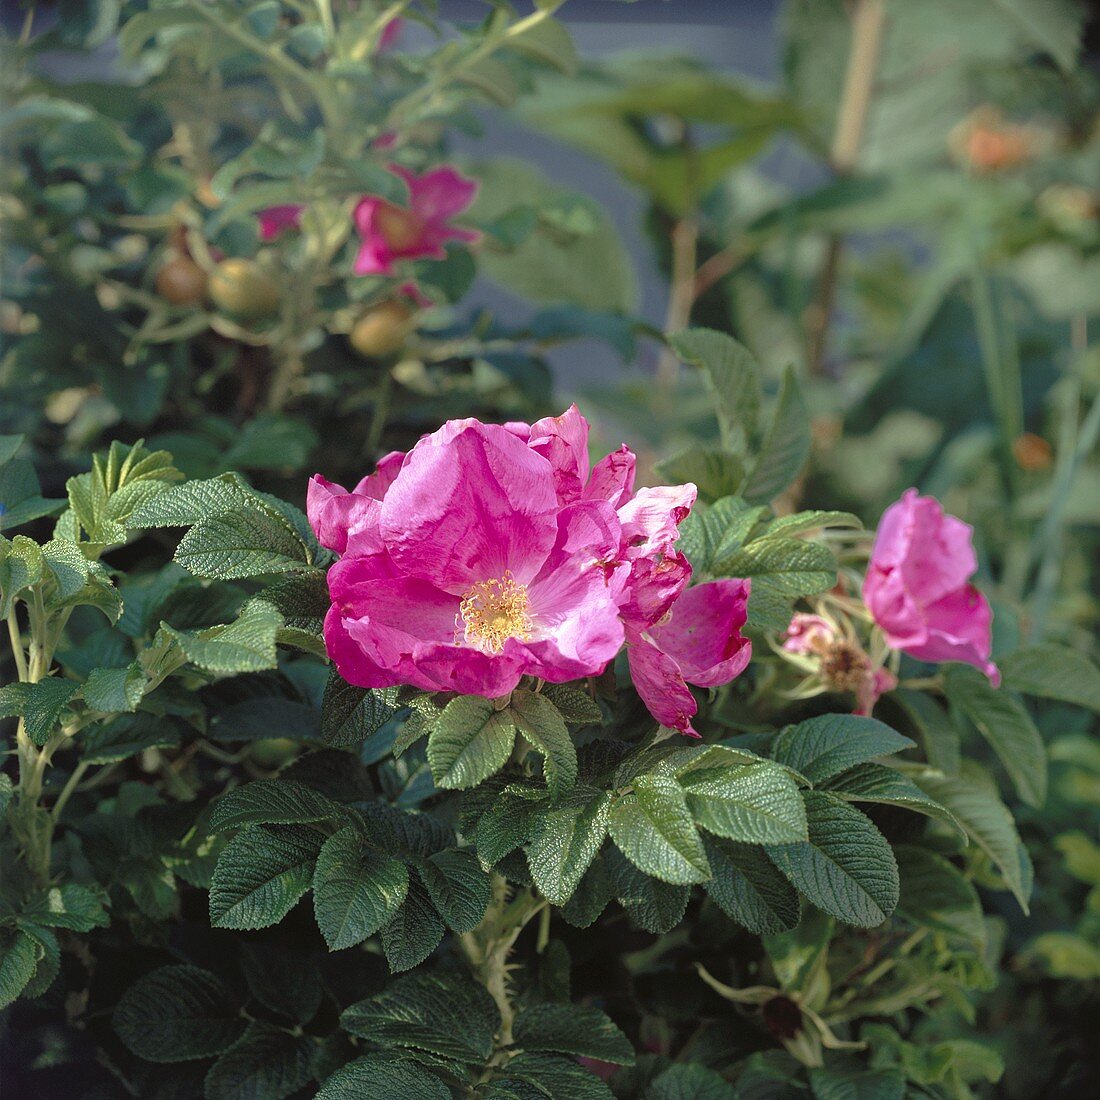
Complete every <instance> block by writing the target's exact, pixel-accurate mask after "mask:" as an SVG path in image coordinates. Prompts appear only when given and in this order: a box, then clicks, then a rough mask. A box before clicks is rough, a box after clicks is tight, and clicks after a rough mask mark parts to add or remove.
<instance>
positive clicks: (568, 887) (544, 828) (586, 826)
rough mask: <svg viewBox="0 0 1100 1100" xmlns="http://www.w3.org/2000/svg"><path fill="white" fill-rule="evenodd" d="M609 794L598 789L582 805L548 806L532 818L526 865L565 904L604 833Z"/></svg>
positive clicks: (543, 887)
mask: <svg viewBox="0 0 1100 1100" xmlns="http://www.w3.org/2000/svg"><path fill="white" fill-rule="evenodd" d="M610 808H611V796H610V794H608V793H607V792H603V791H601V792H599V793H598V794H594V795H593V797H592V798H591V799H590V800H589V801H587V802H585V803H583V804H582V805H581V806H567V807H563V808H561V809H558V810H550V811H548V812H545V813H542V814H539V815H538V816H537V817H536V818H535V833H534V836H533V837H532V840H531V843H530V844H528V845H527V865H528V867H530V869H531V878H532V879H534V881H535V885H536V886H537V887H538V888H539V890H540V891H541V892H542V893H543V894H544V895H545V896H546V897H547V898H548V899H549V900H550V901H551V902H553V903H554V904H555V905H564V904H565V903H566V902H567V901H568V900H569V898H570V897H571V896H572V894H573V891H574V890H576V888H577V884H578V883H579V882H580V880H581V877H582V876H583V875H584V873H585V871H586V870H587V869H588V866H589V864H591V862H592V860H593V859H595V858H596V853H597V852H598V851H599V850H600V846H601V845H602V844H603V841H604V837H605V836H607V822H608V816H609V813H610Z"/></svg>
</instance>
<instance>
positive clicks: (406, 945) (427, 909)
mask: <svg viewBox="0 0 1100 1100" xmlns="http://www.w3.org/2000/svg"><path fill="white" fill-rule="evenodd" d="M445 931H446V929H445V928H444V926H443V921H441V920H440V919H439V914H438V913H437V912H436V910H435V907H434V906H433V905H432V902H431V899H430V898H429V897H428V891H427V890H426V889H425V888H424V885H423V884H422V883H421V882H420V880H419V879H417V878H412V877H410V878H409V892H408V894H407V895H406V896H405V901H404V904H403V905H402V906H401V908H400V909H398V910H397V912H396V913H394V915H393V916H392V917H391V918H390V921H389V923H388V924H386V925H385V926H384V927H383V928H382V951H383V952H384V953H385V956H386V961H387V962H388V963H389V964H390V970H392V971H393V972H394V973H395V974H396V973H397V972H399V971H401V970H411V969H412V968H413V967H414V966H419V965H420V964H421V963H422V962H423V961H424V960H425V959H426V958H427V957H428V956H429V955H430V954H431V953H432V952H433V951H434V950H435V949H436V948H437V947H438V946H439V943H440V941H441V940H442V939H443V933H444V932H445Z"/></svg>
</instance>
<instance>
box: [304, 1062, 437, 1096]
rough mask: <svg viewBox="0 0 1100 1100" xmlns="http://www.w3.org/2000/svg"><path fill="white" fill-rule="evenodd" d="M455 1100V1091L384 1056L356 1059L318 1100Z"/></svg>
mask: <svg viewBox="0 0 1100 1100" xmlns="http://www.w3.org/2000/svg"><path fill="white" fill-rule="evenodd" d="M368 1097H378V1100H382V1098H383V1097H385V1100H451V1090H450V1089H449V1088H447V1086H446V1085H444V1084H443V1082H442V1081H440V1080H439V1078H438V1077H433V1076H432V1075H431V1074H430V1073H429V1072H428V1071H427V1070H425V1069H421V1068H420V1067H419V1066H417V1065H414V1064H413V1063H411V1062H390V1061H387V1060H386V1059H385V1058H384V1057H383V1056H382V1055H380V1054H368V1055H367V1056H366V1057H363V1058H356V1059H355V1061H354V1062H348V1064H347V1065H346V1066H342V1067H341V1068H340V1069H338V1070H337V1071H336V1072H335V1073H334V1074H333V1075H332V1076H331V1077H330V1078H329V1079H328V1080H327V1081H326V1082H325V1083H324V1084H323V1085H322V1086H321V1090H320V1092H318V1093H317V1100H367V1098H368Z"/></svg>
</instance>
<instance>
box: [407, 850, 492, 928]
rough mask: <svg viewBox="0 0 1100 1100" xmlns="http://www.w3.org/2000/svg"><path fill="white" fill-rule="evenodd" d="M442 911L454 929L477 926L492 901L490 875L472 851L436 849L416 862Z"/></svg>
mask: <svg viewBox="0 0 1100 1100" xmlns="http://www.w3.org/2000/svg"><path fill="white" fill-rule="evenodd" d="M417 872H418V873H419V875H420V878H421V879H422V880H423V882H424V885H425V887H427V890H428V893H429V894H430V895H431V899H432V902H433V904H434V905H435V907H436V909H438V910H439V915H440V916H441V917H442V918H443V919H444V921H446V923H447V927H448V928H450V929H451V931H452V932H459V933H462V932H469V931H470V930H471V929H472V928H474V927H476V926H477V925H478V924H479V923H480V922H481V918H482V917H484V916H485V910H486V908H487V907H488V905H489V876H488V875H487V874H486V873H485V872H484V871H483V870H482V869H481V867H480V865H479V864H478V862H477V856H475V855H474V853H473V852H472V851H458V850H456V849H453V848H452V849H450V850H449V851H446V852H436V854H435V855H433V856H429V857H428V858H427V859H426V860H423V861H422V862H420V863H418V864H417Z"/></svg>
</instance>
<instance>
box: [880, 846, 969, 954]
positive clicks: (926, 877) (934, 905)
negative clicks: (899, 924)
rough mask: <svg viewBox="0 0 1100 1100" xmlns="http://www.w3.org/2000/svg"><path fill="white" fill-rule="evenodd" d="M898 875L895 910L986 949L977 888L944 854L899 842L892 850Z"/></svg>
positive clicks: (913, 919)
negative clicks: (898, 886) (899, 890)
mask: <svg viewBox="0 0 1100 1100" xmlns="http://www.w3.org/2000/svg"><path fill="white" fill-rule="evenodd" d="M894 855H895V856H896V857H897V861H898V875H899V876H900V878H901V896H900V898H899V900H898V912H899V913H901V914H903V915H904V916H906V917H908V918H909V919H910V920H912V921H915V922H916V923H917V924H919V925H922V926H924V927H926V928H931V929H933V930H935V931H937V932H945V933H947V934H948V935H951V936H958V937H960V938H962V939H964V940H967V941H969V942H970V943H971V944H972V945H973V946H974V947H975V949H976V950H978V951H984V949H985V939H986V937H985V921H984V919H983V916H982V903H981V899H980V898H979V897H978V891H977V890H975V889H974V887H973V885H972V884H971V883H970V881H969V880H968V879H967V878H966V876H965V875H964V874H963V873H962V872H961V871H960V870H959V869H958V868H957V867H956V866H955V865H954V864H952V863H949V862H948V861H947V860H946V859H944V858H943V856H940V855H937V854H936V853H935V852H930V851H928V850H927V849H926V848H917V847H915V846H914V845H910V844H901V845H898V847H897V848H895V849H894Z"/></svg>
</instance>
